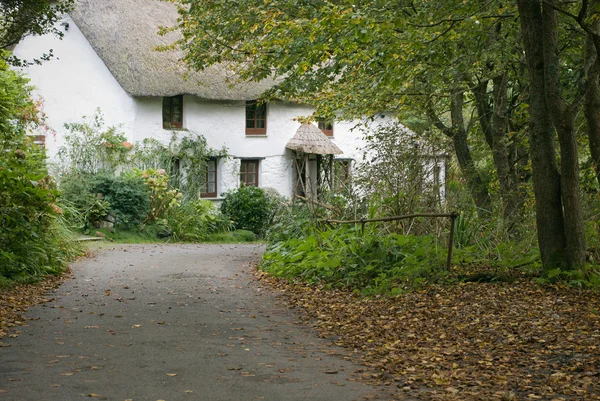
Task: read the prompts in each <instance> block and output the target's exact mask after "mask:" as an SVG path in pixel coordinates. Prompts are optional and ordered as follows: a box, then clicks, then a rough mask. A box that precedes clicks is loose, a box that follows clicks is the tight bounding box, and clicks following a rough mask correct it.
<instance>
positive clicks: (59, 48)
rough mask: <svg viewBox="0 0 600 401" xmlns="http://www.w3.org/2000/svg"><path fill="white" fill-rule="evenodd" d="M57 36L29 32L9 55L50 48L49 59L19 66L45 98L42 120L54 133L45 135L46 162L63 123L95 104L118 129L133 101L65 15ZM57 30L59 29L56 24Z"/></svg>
mask: <svg viewBox="0 0 600 401" xmlns="http://www.w3.org/2000/svg"><path fill="white" fill-rule="evenodd" d="M65 22H67V23H68V24H69V29H68V30H67V31H66V32H65V35H64V38H63V40H60V39H58V38H56V37H55V36H53V35H43V36H29V37H26V38H25V39H24V40H22V41H21V42H20V43H19V44H18V45H17V46H16V48H15V50H14V55H15V56H17V57H19V58H21V59H25V60H33V59H34V58H39V57H40V56H41V55H42V54H43V53H47V52H48V50H49V49H53V52H54V55H55V58H54V59H52V60H50V61H46V62H43V63H42V64H41V65H32V66H29V67H27V68H25V69H24V70H23V72H24V73H25V74H26V75H27V76H28V77H29V78H30V79H31V84H32V85H34V86H35V90H34V94H35V95H36V96H41V97H42V98H43V99H44V101H45V106H44V111H45V112H46V114H47V115H48V120H47V122H48V125H49V126H50V127H51V128H52V129H53V130H55V131H56V135H55V136H54V135H53V136H50V137H47V138H46V149H47V152H48V156H49V159H50V161H55V158H56V152H57V150H58V148H59V147H60V146H62V145H63V143H64V141H63V138H64V134H65V132H66V130H65V129H64V127H63V124H64V123H68V122H80V121H81V120H82V116H92V115H93V114H94V112H95V110H96V109H97V108H100V109H101V110H102V112H103V114H104V117H105V121H106V122H107V125H108V126H110V125H120V124H122V125H123V131H124V132H131V129H132V127H133V115H134V105H135V104H134V101H133V98H132V97H131V96H130V95H129V94H128V93H127V92H125V91H124V90H123V89H122V88H121V86H120V85H119V83H118V82H117V81H116V80H115V79H114V77H113V76H112V75H111V73H110V72H109V71H108V69H107V68H106V66H105V65H104V62H102V60H101V59H100V58H99V57H98V55H97V54H96V53H95V52H94V50H93V49H92V47H91V46H90V44H89V43H88V41H87V39H86V38H85V37H84V36H83V34H82V33H81V31H80V30H79V29H78V28H77V26H76V25H75V23H74V22H73V21H72V20H71V19H70V18H65ZM59 28H60V29H62V30H64V29H65V28H64V27H62V26H59Z"/></svg>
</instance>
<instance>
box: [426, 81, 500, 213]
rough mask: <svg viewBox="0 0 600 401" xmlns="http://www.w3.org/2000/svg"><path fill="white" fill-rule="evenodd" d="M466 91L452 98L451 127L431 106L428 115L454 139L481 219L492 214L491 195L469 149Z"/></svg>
mask: <svg viewBox="0 0 600 401" xmlns="http://www.w3.org/2000/svg"><path fill="white" fill-rule="evenodd" d="M463 106H464V91H463V90H460V89H457V90H455V91H454V93H452V94H451V96H450V118H451V124H452V125H451V126H450V127H448V126H446V125H445V124H444V123H443V122H442V121H441V120H440V119H439V117H438V116H437V115H436V114H435V112H434V110H433V107H432V106H431V104H429V105H428V107H427V115H428V117H429V120H430V121H431V123H432V124H434V125H435V126H436V127H437V128H438V129H439V130H440V131H442V132H443V133H444V134H445V135H446V136H448V137H449V138H451V139H452V142H453V143H454V152H455V153H456V158H457V160H458V165H459V167H460V171H461V172H462V174H463V175H464V176H465V179H466V181H467V186H468V187H469V190H470V191H471V197H472V198H473V201H474V202H475V206H476V207H477V212H478V214H479V216H480V217H487V216H488V215H489V213H490V206H491V201H490V194H489V192H488V189H487V185H486V183H485V182H484V181H483V180H482V179H481V176H480V175H479V172H478V171H477V168H476V167H475V162H474V161H473V157H472V155H471V150H470V149H469V144H468V141H467V130H466V128H465V124H464V118H463V114H462V113H463Z"/></svg>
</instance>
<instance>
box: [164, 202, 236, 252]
mask: <svg viewBox="0 0 600 401" xmlns="http://www.w3.org/2000/svg"><path fill="white" fill-rule="evenodd" d="M165 222H166V225H167V226H168V228H169V229H170V230H171V231H172V235H173V239H174V240H175V241H183V242H194V241H205V240H206V239H207V238H208V236H209V234H212V233H216V232H223V231H226V230H227V229H228V228H229V221H228V220H227V218H225V216H223V215H222V214H221V213H219V211H218V210H217V208H216V206H215V205H214V204H213V203H212V202H211V201H208V200H196V201H189V202H184V203H183V204H181V206H179V207H173V208H170V209H169V210H168V212H167V214H166V218H165Z"/></svg>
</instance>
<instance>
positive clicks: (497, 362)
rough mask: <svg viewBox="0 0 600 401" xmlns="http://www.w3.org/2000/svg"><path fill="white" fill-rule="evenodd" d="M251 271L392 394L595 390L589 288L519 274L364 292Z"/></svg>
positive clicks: (599, 372)
mask: <svg viewBox="0 0 600 401" xmlns="http://www.w3.org/2000/svg"><path fill="white" fill-rule="evenodd" d="M255 275H256V277H257V278H258V279H259V280H260V281H261V282H262V283H265V284H267V285H268V286H269V287H271V288H275V289H278V290H279V291H283V292H284V293H285V294H286V296H287V298H288V300H289V302H290V303H291V305H292V306H295V307H300V308H301V309H302V310H303V311H304V312H305V313H303V314H302V316H303V317H302V319H303V320H304V322H305V323H310V324H313V325H314V326H315V327H316V329H317V330H318V332H319V333H320V335H321V336H322V337H325V338H329V339H332V340H333V342H334V343H335V344H337V345H339V346H342V347H345V348H347V349H348V350H350V351H351V352H352V353H353V355H355V356H356V360H357V361H358V362H361V363H362V364H364V365H366V366H367V367H368V369H365V371H364V372H362V379H364V380H367V381H370V382H372V383H374V384H378V385H382V384H383V385H388V386H395V387H397V389H398V391H397V396H398V398H399V399H404V398H405V397H411V398H412V399H420V400H482V401H483V400H504V401H510V400H525V399H544V400H555V401H559V400H600V317H599V316H600V297H598V293H596V292H593V291H583V290H578V289H575V288H573V287H568V286H543V287H541V286H538V285H536V284H534V283H531V282H529V281H525V280H521V281H517V282H514V283H510V284H509V283H493V284H491V283H460V284H456V285H452V286H443V285H429V286H427V287H426V288H425V289H423V290H421V291H415V292H410V293H405V294H402V295H398V296H395V297H373V298H366V297H362V296H360V295H357V294H353V293H352V292H350V291H344V290H326V289H325V288H324V287H320V286H309V285H305V284H300V283H294V284H292V283H289V282H288V281H285V280H282V279H275V278H273V277H271V276H269V275H267V274H266V273H264V272H262V271H259V270H257V271H256V273H255Z"/></svg>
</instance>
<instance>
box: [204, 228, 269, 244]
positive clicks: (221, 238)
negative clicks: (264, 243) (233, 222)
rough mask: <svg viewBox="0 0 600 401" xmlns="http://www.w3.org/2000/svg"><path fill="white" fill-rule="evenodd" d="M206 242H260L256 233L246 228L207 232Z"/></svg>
mask: <svg viewBox="0 0 600 401" xmlns="http://www.w3.org/2000/svg"><path fill="white" fill-rule="evenodd" d="M206 242H211V243H223V244H237V243H240V242H260V241H258V240H257V237H256V235H255V234H254V233H253V232H252V231H248V230H235V231H229V232H225V233H214V234H209V236H208V238H207V240H206Z"/></svg>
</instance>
